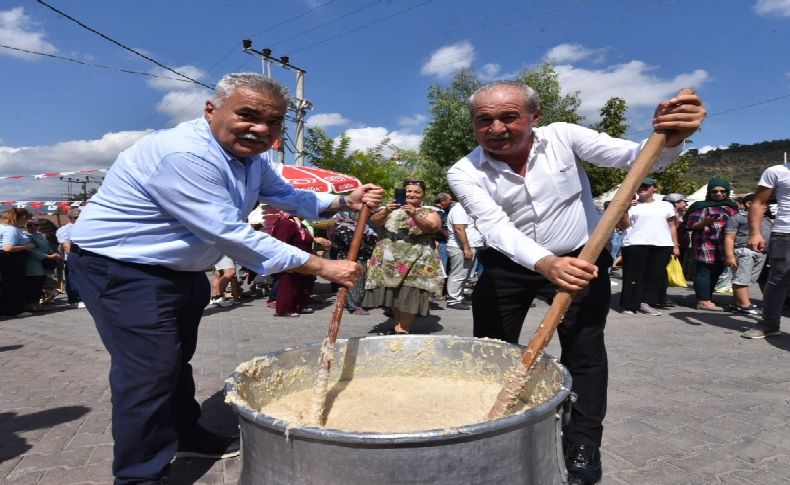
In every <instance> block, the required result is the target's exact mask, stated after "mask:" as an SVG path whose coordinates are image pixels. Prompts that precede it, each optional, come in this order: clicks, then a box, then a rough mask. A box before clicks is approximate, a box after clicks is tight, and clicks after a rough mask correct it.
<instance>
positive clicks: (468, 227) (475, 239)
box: [447, 204, 484, 310]
mask: <svg viewBox="0 0 790 485" xmlns="http://www.w3.org/2000/svg"><path fill="white" fill-rule="evenodd" d="M447 234H448V238H447V256H448V261H447V308H452V309H455V310H469V308H471V307H470V306H469V305H467V304H466V303H464V301H463V300H464V284H465V283H466V280H468V279H469V276H470V273H471V272H472V267H473V266H474V261H475V256H476V255H477V250H478V249H479V248H481V247H483V244H484V243H483V236H482V235H481V234H480V232H479V231H478V230H477V227H475V224H474V221H473V220H472V218H471V217H469V214H467V213H466V210H464V208H463V206H462V205H461V204H454V205H453V206H452V208H451V209H450V212H449V214H447Z"/></svg>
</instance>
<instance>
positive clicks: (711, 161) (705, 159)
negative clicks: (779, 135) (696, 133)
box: [687, 140, 790, 194]
mask: <svg viewBox="0 0 790 485" xmlns="http://www.w3.org/2000/svg"><path fill="white" fill-rule="evenodd" d="M689 152H690V154H691V155H692V157H693V158H694V161H693V163H692V166H691V169H689V171H688V172H687V175H688V178H689V180H691V181H693V182H694V183H696V184H697V185H703V184H705V183H707V182H708V180H710V179H711V178H712V177H723V178H725V179H727V180H729V181H730V183H731V184H732V186H733V190H734V191H735V193H736V194H744V193H746V192H753V191H754V189H755V188H756V187H757V181H758V180H760V175H761V174H762V173H763V170H765V169H766V168H768V167H770V166H771V165H779V164H781V163H784V154H785V152H786V153H787V154H788V155H789V156H790V140H774V141H764V142H760V143H755V144H753V145H740V144H738V143H733V144H732V145H731V146H730V147H729V148H726V149H718V150H711V151H709V152H707V153H704V154H700V153H699V152H698V151H697V150H694V149H692V150H689Z"/></svg>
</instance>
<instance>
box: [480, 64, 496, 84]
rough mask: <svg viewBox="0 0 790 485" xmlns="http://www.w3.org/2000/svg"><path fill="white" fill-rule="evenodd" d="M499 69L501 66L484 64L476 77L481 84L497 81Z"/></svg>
mask: <svg viewBox="0 0 790 485" xmlns="http://www.w3.org/2000/svg"><path fill="white" fill-rule="evenodd" d="M500 69H501V66H500V65H499V64H485V65H483V67H481V68H480V72H478V73H477V75H478V77H479V78H480V80H481V81H483V82H489V81H494V80H496V79H498V77H497V76H499V71H500Z"/></svg>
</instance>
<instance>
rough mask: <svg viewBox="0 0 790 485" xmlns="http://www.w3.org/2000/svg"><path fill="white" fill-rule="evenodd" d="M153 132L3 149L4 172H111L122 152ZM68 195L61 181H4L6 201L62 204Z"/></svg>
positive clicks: (0, 191)
mask: <svg viewBox="0 0 790 485" xmlns="http://www.w3.org/2000/svg"><path fill="white" fill-rule="evenodd" d="M150 132H151V130H145V131H120V132H115V133H107V134H105V135H104V136H102V137H101V138H100V139H98V140H72V141H67V142H62V143H57V144H55V145H49V146H32V147H0V171H2V173H3V174H7V175H35V174H38V173H44V172H67V171H71V170H91V169H101V168H108V167H109V166H110V165H111V164H112V162H113V161H114V160H115V158H116V157H117V156H118V154H119V153H120V152H121V151H123V150H125V149H126V148H127V147H129V146H130V145H132V144H133V143H134V142H136V141H137V140H138V139H140V138H141V137H142V136H143V135H146V134H148V133H150ZM65 191H66V185H65V183H64V182H63V181H61V180H60V179H58V178H57V177H53V178H47V179H40V180H36V179H33V178H32V177H25V178H23V179H19V180H0V199H2V200H27V199H29V198H30V197H46V198H47V199H50V200H60V198H61V197H62V196H63V193H64V192H65Z"/></svg>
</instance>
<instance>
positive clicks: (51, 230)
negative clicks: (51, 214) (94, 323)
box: [0, 208, 84, 316]
mask: <svg viewBox="0 0 790 485" xmlns="http://www.w3.org/2000/svg"><path fill="white" fill-rule="evenodd" d="M78 214H79V209H72V210H71V211H70V212H69V214H68V215H67V217H69V218H70V219H73V220H76V218H77V217H78ZM67 226H68V224H66V225H64V226H61V227H60V228H58V227H57V226H56V225H55V224H54V223H53V222H52V221H51V220H49V219H46V218H40V217H38V218H37V217H33V215H32V214H31V213H30V212H29V211H28V210H27V209H24V208H9V209H5V210H4V211H3V213H2V216H0V315H2V316H27V315H32V314H33V313H40V312H46V311H48V310H50V309H51V305H52V304H53V303H54V302H55V298H56V297H57V295H58V294H60V293H61V288H63V287H65V289H66V290H68V289H69V288H70V287H72V286H73V284H72V282H71V281H70V278H69V276H68V269H67V266H66V263H65V259H66V257H67V255H68V241H67V240H64V239H61V235H62V234H64V230H68V227H67ZM75 294H76V290H75ZM68 302H69V303H73V306H74V307H78V306H80V305H79V295H78V294H76V296H74V299H72V293H69V300H68ZM82 307H83V308H84V306H82Z"/></svg>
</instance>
